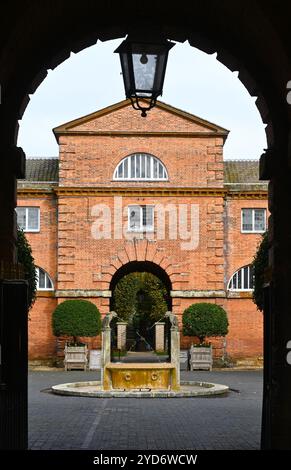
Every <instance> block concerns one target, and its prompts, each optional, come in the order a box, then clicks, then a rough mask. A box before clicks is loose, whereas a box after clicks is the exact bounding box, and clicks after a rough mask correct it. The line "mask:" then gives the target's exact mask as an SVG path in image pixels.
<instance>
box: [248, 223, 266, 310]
mask: <svg viewBox="0 0 291 470" xmlns="http://www.w3.org/2000/svg"><path fill="white" fill-rule="evenodd" d="M268 250H269V239H268V232H265V233H264V234H263V236H262V240H261V243H260V245H259V246H258V249H257V252H256V254H255V257H254V260H253V262H252V266H253V273H254V278H255V283H254V290H253V301H254V303H255V304H256V306H257V308H258V310H261V311H262V310H263V307H264V284H265V272H266V269H267V267H268V257H269V255H268Z"/></svg>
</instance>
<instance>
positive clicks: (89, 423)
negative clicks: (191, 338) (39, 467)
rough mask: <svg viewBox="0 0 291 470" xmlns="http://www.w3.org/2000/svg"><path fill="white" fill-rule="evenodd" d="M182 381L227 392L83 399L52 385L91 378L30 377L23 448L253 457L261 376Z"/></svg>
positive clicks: (201, 374) (92, 375) (233, 374)
mask: <svg viewBox="0 0 291 470" xmlns="http://www.w3.org/2000/svg"><path fill="white" fill-rule="evenodd" d="M181 375H182V379H183V380H199V381H200V380H201V381H208V382H216V383H221V384H225V385H228V386H229V387H230V388H231V389H232V391H230V393H229V394H228V396H225V397H215V398H214V397H212V398H206V397H205V398H173V399H172V398H170V399H163V398H160V399H159V398H154V399H147V398H144V399H142V398H141V399H135V398H130V399H127V398H108V399H98V398H85V397H64V396H57V395H53V394H51V393H48V392H47V391H46V389H48V388H49V387H50V386H51V385H56V384H58V383H65V382H75V381H85V380H98V379H99V378H100V374H99V373H96V372H78V371H71V372H62V371H41V372H40V371H37V372H36V371H34V372H30V374H29V448H30V449H42V450H46V449H54V450H56V449H93V450H108V449H114V450H121V449H125V450H127V449H139V450H147V449H148V450H157V449H161V450H167V449H169V450H184V449H187V450H193V449H195V450H200V449H259V442H260V425H261V406H262V371H214V372H205V371H196V372H182V374H181Z"/></svg>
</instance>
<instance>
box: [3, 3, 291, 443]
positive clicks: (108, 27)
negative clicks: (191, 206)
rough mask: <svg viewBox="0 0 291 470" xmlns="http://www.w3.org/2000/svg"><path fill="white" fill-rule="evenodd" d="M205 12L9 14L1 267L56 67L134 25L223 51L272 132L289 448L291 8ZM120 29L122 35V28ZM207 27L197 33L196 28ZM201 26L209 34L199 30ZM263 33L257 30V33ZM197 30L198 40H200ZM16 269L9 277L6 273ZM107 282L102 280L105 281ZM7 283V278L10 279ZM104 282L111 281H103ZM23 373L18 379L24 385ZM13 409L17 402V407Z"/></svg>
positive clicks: (270, 415) (272, 374) (273, 359)
mask: <svg viewBox="0 0 291 470" xmlns="http://www.w3.org/2000/svg"><path fill="white" fill-rule="evenodd" d="M210 3H211V5H209V2H208V3H207V4H203V3H201V4H197V2H195V3H193V2H188V1H187V0H184V1H182V2H180V3H179V5H178V6H177V5H170V4H169V3H168V2H160V3H159V4H157V2H152V1H150V2H148V4H147V12H152V11H155V15H154V19H153V18H152V15H151V14H150V13H144V11H143V10H142V8H143V5H142V4H141V5H137V4H136V2H134V1H133V0H127V1H126V2H122V3H120V4H117V5H115V8H114V9H113V8H112V3H111V2H108V1H106V0H104V1H103V2H102V3H100V2H98V4H97V3H96V2H95V3H94V2H85V4H84V5H83V8H82V9H81V10H80V8H79V5H78V4H76V5H75V4H72V2H68V1H67V0H62V1H59V2H57V4H51V2H46V1H45V2H33V3H31V4H30V5H29V6H28V5H27V4H26V3H24V4H23V5H21V6H20V5H19V4H18V3H16V2H14V1H11V2H9V5H5V6H4V7H3V9H2V15H3V17H5V18H6V21H5V25H3V27H2V30H1V40H2V43H1V56H0V64H1V67H0V70H1V72H0V83H1V95H2V96H1V98H2V100H1V102H2V104H1V106H0V122H1V131H0V137H1V153H2V158H1V160H0V166H1V168H0V169H1V171H0V188H1V191H0V207H1V227H0V260H1V262H2V267H3V266H4V268H3V269H2V271H4V272H8V271H10V267H11V265H12V264H13V263H14V262H15V220H14V219H15V217H14V207H15V180H16V178H17V177H21V176H23V174H24V159H25V156H24V153H23V151H22V150H21V149H19V148H17V147H16V140H17V128H18V119H20V118H21V116H22V114H23V112H24V109H25V107H26V104H27V102H28V100H29V95H30V94H32V93H34V91H35V90H36V88H37V87H38V85H39V84H40V83H41V81H42V80H43V79H44V78H45V76H46V74H47V70H48V69H53V68H55V67H56V66H57V65H58V64H60V63H61V62H63V61H64V60H65V59H66V58H68V57H69V55H70V53H71V52H78V51H80V50H82V49H84V48H85V47H88V46H89V45H92V44H94V43H95V42H96V40H97V38H98V39H100V40H107V39H114V38H117V37H122V36H124V35H125V34H126V33H127V32H128V31H129V30H130V29H131V25H134V24H135V23H136V18H137V17H138V18H139V24H140V25H141V24H144V25H147V27H148V30H151V29H153V28H154V27H159V28H160V30H163V31H164V32H165V34H166V35H167V36H168V37H170V38H171V39H173V40H177V41H184V40H186V39H189V42H190V44H191V45H193V46H195V47H198V48H199V49H201V50H203V51H205V52H207V53H214V52H218V55H217V57H218V60H220V61H221V62H222V63H224V64H225V65H226V66H227V67H228V68H229V69H230V70H238V71H239V79H240V80H241V81H242V83H244V84H245V86H246V88H247V89H248V91H249V93H250V94H251V95H252V96H257V97H258V98H257V100H256V105H257V107H258V109H259V111H260V114H261V116H262V120H263V122H264V123H266V125H267V127H266V133H267V141H268V150H267V151H266V153H265V154H264V155H263V156H262V157H261V174H262V176H263V177H265V178H267V179H270V180H271V183H270V209H271V213H272V216H271V218H270V243H271V247H270V262H271V270H270V273H271V275H270V289H269V292H268V294H267V298H268V299H269V301H268V304H267V306H268V307H267V309H266V315H268V318H269V317H270V318H271V321H269V322H267V328H266V331H265V348H266V354H265V357H266V363H267V367H266V375H265V381H266V388H265V398H266V401H265V405H266V406H265V410H264V412H265V413H266V414H267V419H266V421H265V423H266V424H267V430H268V433H267V434H268V435H267V437H266V436H265V439H264V446H265V447H268V448H276V449H278V448H291V442H290V435H291V411H290V407H289V390H290V388H291V376H290V368H289V367H290V366H289V364H288V363H287V361H286V355H287V352H288V351H287V349H286V347H287V344H288V342H289V340H290V337H289V335H290V331H291V314H290V305H291V290H290V279H291V244H290V231H289V230H288V218H286V214H288V213H290V210H291V195H290V191H289V188H290V181H291V170H290V132H289V129H290V127H291V107H290V106H289V105H288V103H287V101H286V84H287V83H288V81H289V80H290V77H291V61H290V59H289V57H290V55H291V54H290V52H291V51H290V49H291V47H290V43H289V42H288V37H289V24H288V18H289V17H290V13H291V7H290V6H285V5H284V8H282V10H281V11H280V10H279V8H276V9H274V5H273V2H269V1H267V2H262V1H257V2H252V3H251V5H249V4H248V3H247V2H245V1H238V2H236V7H235V8H234V7H233V2H223V3H222V2H220V3H217V2H215V1H213V2H210ZM117 25H119V26H117ZM198 25H199V26H198ZM201 25H202V26H201ZM258 26H259V27H258ZM197 31H198V32H197ZM6 265H7V266H8V268H6V267H5V266H6ZM106 274H107V273H105V272H104V274H103V275H104V276H105V275H106ZM2 276H3V274H2ZM104 282H107V281H106V280H105V278H104ZM18 372H19V371H17V370H15V371H14V374H15V376H17V375H18V376H19V373H18ZM12 396H13V394H12V395H11V400H13V399H16V400H18V398H17V397H16V398H12Z"/></svg>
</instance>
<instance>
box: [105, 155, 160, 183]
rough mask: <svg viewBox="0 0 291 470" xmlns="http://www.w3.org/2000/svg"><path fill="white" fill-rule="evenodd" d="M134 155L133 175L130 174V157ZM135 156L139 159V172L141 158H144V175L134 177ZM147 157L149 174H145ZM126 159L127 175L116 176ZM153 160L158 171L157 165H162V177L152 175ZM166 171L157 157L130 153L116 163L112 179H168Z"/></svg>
mask: <svg viewBox="0 0 291 470" xmlns="http://www.w3.org/2000/svg"><path fill="white" fill-rule="evenodd" d="M132 157H134V175H132V174H131V158H132ZM137 158H138V159H139V162H140V173H141V167H142V160H143V159H145V165H144V166H145V176H144V177H142V176H139V177H136V161H137ZM147 159H149V164H150V176H147ZM125 161H127V173H128V175H129V176H127V177H126V178H125V177H124V176H123V175H122V176H118V170H119V168H120V167H121V166H122V172H123V171H124V170H123V168H124V163H125ZM154 162H157V171H158V173H159V165H161V166H162V168H163V176H162V177H159V176H158V177H156V178H155V177H154ZM168 179H169V177H168V171H167V169H166V167H165V165H164V164H163V163H162V162H161V160H159V159H158V158H157V157H155V156H154V155H151V154H149V153H133V154H131V155H128V156H127V157H125V158H123V159H122V160H121V161H120V162H119V163H118V165H117V167H116V168H115V170H114V173H113V181H168Z"/></svg>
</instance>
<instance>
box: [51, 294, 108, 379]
mask: <svg viewBox="0 0 291 470" xmlns="http://www.w3.org/2000/svg"><path fill="white" fill-rule="evenodd" d="M52 327H53V333H54V335H55V336H71V337H72V340H73V341H71V342H66V345H65V359H64V365H65V370H68V369H80V368H81V369H84V370H86V367H87V362H88V360H87V353H88V351H87V345H86V344H84V343H80V342H78V337H80V336H90V337H92V336H97V335H98V334H100V332H101V315H100V312H99V310H98V308H97V307H96V305H94V304H93V303H92V302H89V301H88V300H65V301H64V302H62V303H61V304H59V305H58V306H57V308H56V309H55V311H54V312H53V317H52Z"/></svg>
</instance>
